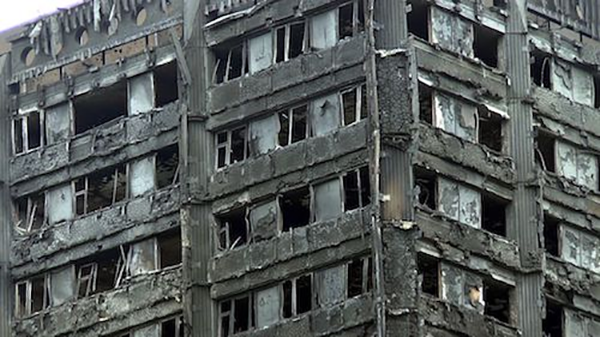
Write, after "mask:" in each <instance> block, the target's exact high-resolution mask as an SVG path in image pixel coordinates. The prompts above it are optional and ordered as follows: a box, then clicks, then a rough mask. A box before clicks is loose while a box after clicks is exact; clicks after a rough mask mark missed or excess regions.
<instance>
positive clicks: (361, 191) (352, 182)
mask: <svg viewBox="0 0 600 337" xmlns="http://www.w3.org/2000/svg"><path fill="white" fill-rule="evenodd" d="M342 181H343V189H344V211H350V210H353V209H357V208H362V207H365V206H367V205H369V204H370V203H371V184H370V175H369V167H368V166H363V167H361V168H359V169H356V170H353V171H350V172H348V173H346V174H345V175H344V176H343V178H342Z"/></svg>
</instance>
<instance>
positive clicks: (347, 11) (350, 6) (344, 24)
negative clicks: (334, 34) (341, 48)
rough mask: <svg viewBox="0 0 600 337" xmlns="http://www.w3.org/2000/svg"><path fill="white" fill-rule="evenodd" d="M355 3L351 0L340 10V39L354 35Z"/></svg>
mask: <svg viewBox="0 0 600 337" xmlns="http://www.w3.org/2000/svg"><path fill="white" fill-rule="evenodd" d="M353 22H354V3H352V2H349V3H347V4H345V5H343V6H341V7H340V8H339V10H338V30H339V37H340V40H342V39H345V38H347V37H352V34H353V29H354V24H353Z"/></svg>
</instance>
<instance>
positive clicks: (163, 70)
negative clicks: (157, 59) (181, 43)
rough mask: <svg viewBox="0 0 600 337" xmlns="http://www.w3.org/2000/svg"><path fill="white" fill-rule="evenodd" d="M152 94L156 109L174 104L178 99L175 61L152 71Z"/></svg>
mask: <svg viewBox="0 0 600 337" xmlns="http://www.w3.org/2000/svg"><path fill="white" fill-rule="evenodd" d="M154 92H155V99H156V101H155V105H156V107H157V108H159V107H162V106H165V105H167V104H169V103H171V102H175V101H176V100H177V99H178V98H179V91H178V86H177V62H176V61H171V62H169V63H167V64H163V65H161V66H158V67H156V69H154Z"/></svg>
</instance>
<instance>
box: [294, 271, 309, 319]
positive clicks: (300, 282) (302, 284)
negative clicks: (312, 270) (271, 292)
mask: <svg viewBox="0 0 600 337" xmlns="http://www.w3.org/2000/svg"><path fill="white" fill-rule="evenodd" d="M312 298H313V295H312V276H311V275H310V274H309V275H304V276H301V277H299V278H298V279H297V280H296V314H298V315H300V314H302V313H305V312H309V311H310V310H311V309H312Z"/></svg>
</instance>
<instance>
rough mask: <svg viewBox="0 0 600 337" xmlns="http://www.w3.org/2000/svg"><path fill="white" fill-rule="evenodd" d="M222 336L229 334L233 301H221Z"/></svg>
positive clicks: (225, 336)
mask: <svg viewBox="0 0 600 337" xmlns="http://www.w3.org/2000/svg"><path fill="white" fill-rule="evenodd" d="M220 311H221V322H220V323H221V324H220V326H221V331H220V332H221V334H220V336H221V337H227V336H229V322H230V320H231V301H230V300H228V301H223V302H221V310H220Z"/></svg>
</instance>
